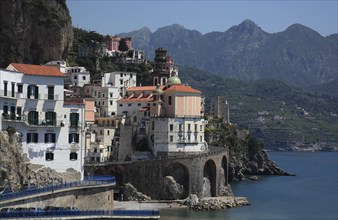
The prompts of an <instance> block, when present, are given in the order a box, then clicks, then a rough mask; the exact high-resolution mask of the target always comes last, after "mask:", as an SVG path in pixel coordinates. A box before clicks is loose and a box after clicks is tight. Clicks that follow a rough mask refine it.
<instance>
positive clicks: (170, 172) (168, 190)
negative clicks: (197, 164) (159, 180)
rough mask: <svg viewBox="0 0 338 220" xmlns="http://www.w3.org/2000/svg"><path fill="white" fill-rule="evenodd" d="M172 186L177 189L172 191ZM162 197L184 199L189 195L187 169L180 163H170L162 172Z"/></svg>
mask: <svg viewBox="0 0 338 220" xmlns="http://www.w3.org/2000/svg"><path fill="white" fill-rule="evenodd" d="M173 186H175V187H174V188H175V189H178V190H177V191H173V188H172V187H173ZM164 187H165V190H164V191H165V192H164V197H165V198H166V199H184V198H186V197H187V196H188V195H189V171H188V168H187V167H186V166H185V165H183V164H181V163H172V164H170V165H169V166H168V167H167V168H166V170H165V172H164Z"/></svg>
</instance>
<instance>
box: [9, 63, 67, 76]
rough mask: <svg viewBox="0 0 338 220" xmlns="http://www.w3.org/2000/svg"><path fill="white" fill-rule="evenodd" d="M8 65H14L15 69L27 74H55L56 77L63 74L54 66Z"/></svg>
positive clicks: (12, 64)
mask: <svg viewBox="0 0 338 220" xmlns="http://www.w3.org/2000/svg"><path fill="white" fill-rule="evenodd" d="M10 65H11V66H12V67H14V69H15V70H16V71H18V72H22V73H23V74H27V75H38V76H57V77H63V76H64V74H63V73H62V72H60V70H58V69H57V68H56V67H54V66H41V65H32V64H22V63H11V64H10ZM7 68H8V67H7Z"/></svg>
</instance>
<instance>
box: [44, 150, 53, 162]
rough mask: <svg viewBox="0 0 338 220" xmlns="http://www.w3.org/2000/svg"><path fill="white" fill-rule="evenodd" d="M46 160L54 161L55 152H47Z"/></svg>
mask: <svg viewBox="0 0 338 220" xmlns="http://www.w3.org/2000/svg"><path fill="white" fill-rule="evenodd" d="M46 160H47V161H50V160H54V153H53V152H46Z"/></svg>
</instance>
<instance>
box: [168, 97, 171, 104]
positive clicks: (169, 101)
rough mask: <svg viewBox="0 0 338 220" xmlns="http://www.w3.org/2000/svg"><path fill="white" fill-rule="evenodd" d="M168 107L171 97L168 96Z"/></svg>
mask: <svg viewBox="0 0 338 220" xmlns="http://www.w3.org/2000/svg"><path fill="white" fill-rule="evenodd" d="M168 105H171V96H168Z"/></svg>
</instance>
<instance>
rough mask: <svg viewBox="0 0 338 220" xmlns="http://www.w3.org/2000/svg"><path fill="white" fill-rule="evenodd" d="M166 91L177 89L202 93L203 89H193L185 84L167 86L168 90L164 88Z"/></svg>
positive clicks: (178, 90) (177, 90)
mask: <svg viewBox="0 0 338 220" xmlns="http://www.w3.org/2000/svg"><path fill="white" fill-rule="evenodd" d="M166 91H175V92H187V93H199V94H202V92H201V91H199V90H197V89H193V88H191V87H190V86H185V85H172V86H170V87H169V88H167V89H166V90H164V92H166Z"/></svg>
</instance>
